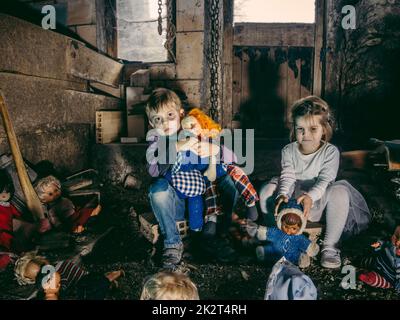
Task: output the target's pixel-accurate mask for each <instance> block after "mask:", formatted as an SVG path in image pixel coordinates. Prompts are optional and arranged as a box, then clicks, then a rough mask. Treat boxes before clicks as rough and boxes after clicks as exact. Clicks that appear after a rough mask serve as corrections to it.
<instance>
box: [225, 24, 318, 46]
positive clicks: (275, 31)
mask: <svg viewBox="0 0 400 320" xmlns="http://www.w3.org/2000/svg"><path fill="white" fill-rule="evenodd" d="M233 44H234V45H235V46H277V47H278V46H295V47H313V46H314V24H311V23H237V24H235V28H234V37H233Z"/></svg>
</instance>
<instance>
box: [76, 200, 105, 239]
mask: <svg viewBox="0 0 400 320" xmlns="http://www.w3.org/2000/svg"><path fill="white" fill-rule="evenodd" d="M100 211H101V205H98V206H97V207H96V208H82V209H79V210H77V211H75V213H74V214H73V215H72V217H71V221H72V231H73V232H75V233H80V232H82V231H83V230H85V228H84V225H85V224H86V222H87V221H88V220H89V218H90V217H94V216H97V215H98V214H99V213H100Z"/></svg>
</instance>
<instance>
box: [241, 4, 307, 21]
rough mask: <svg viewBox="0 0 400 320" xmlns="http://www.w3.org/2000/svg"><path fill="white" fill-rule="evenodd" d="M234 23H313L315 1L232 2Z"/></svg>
mask: <svg viewBox="0 0 400 320" xmlns="http://www.w3.org/2000/svg"><path fill="white" fill-rule="evenodd" d="M234 4H235V6H234V22H235V23H236V22H262V23H272V22H302V23H314V22H315V0H296V1H293V0H268V1H265V0H234Z"/></svg>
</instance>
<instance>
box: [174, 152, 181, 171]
mask: <svg viewBox="0 0 400 320" xmlns="http://www.w3.org/2000/svg"><path fill="white" fill-rule="evenodd" d="M182 163H183V152H178V154H177V155H176V161H175V163H174V165H173V166H172V169H171V172H172V174H175V173H177V172H178V171H179V170H180V168H181V165H182Z"/></svg>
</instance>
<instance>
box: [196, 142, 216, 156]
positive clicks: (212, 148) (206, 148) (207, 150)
mask: <svg viewBox="0 0 400 320" xmlns="http://www.w3.org/2000/svg"><path fill="white" fill-rule="evenodd" d="M190 150H192V151H193V152H194V153H196V154H197V155H199V156H200V158H204V157H210V156H216V155H217V154H218V152H219V147H218V146H217V145H215V144H212V143H208V142H202V141H197V143H196V144H194V145H193V146H192V147H191V148H190Z"/></svg>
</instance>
